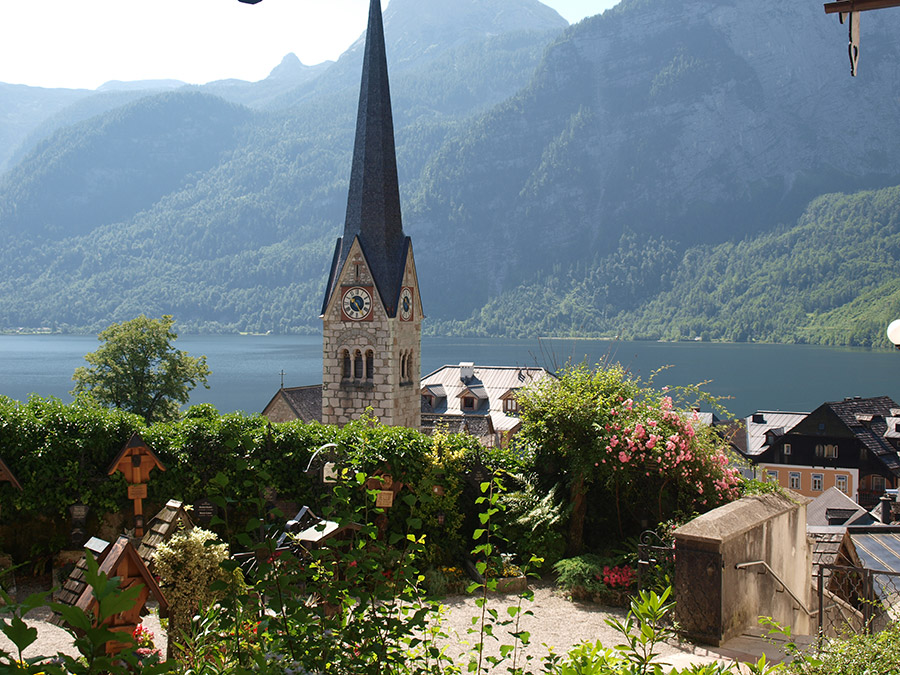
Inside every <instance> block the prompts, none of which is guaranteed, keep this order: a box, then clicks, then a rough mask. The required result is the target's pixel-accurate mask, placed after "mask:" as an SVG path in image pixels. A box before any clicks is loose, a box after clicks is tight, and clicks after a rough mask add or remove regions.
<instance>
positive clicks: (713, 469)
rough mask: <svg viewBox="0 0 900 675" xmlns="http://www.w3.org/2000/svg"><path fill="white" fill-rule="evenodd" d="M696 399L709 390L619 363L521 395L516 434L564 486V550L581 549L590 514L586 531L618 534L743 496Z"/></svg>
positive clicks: (567, 375) (573, 372)
mask: <svg viewBox="0 0 900 675" xmlns="http://www.w3.org/2000/svg"><path fill="white" fill-rule="evenodd" d="M676 399H677V400H676ZM698 399H709V397H707V396H706V395H704V394H703V393H702V392H700V391H699V389H696V388H681V389H678V390H675V391H673V392H669V391H668V390H666V389H663V390H657V389H655V388H653V387H651V386H649V385H648V384H645V383H643V382H641V381H640V380H638V379H636V378H634V377H632V376H631V375H629V374H628V373H627V372H626V371H625V369H624V368H622V367H621V366H619V365H612V366H607V367H604V368H599V367H598V368H596V369H590V368H587V367H585V366H579V367H575V368H569V369H568V370H566V371H564V372H563V373H562V374H561V375H560V377H559V379H550V378H548V379H547V380H544V381H542V382H541V383H539V384H537V385H535V386H532V387H527V388H525V389H523V390H522V391H521V392H520V393H519V396H518V402H519V410H520V418H521V419H522V430H521V432H520V434H519V436H518V440H519V442H520V443H521V444H522V445H524V446H525V449H526V450H528V451H530V452H531V453H533V459H534V465H535V467H537V468H538V470H541V471H543V472H544V474H545V475H548V474H551V475H553V476H555V479H556V480H557V481H558V483H557V484H558V485H560V486H565V488H567V489H568V493H569V506H570V509H571V515H570V518H569V524H568V538H567V555H569V556H575V555H578V554H579V553H581V552H582V551H583V550H584V530H585V521H586V519H587V517H588V514H589V513H590V514H591V518H592V519H593V521H595V522H594V525H593V527H592V531H594V532H608V531H609V530H610V527H612V528H613V531H614V532H617V534H618V537H619V538H620V539H621V538H622V537H625V536H628V535H631V534H637V533H638V532H640V531H641V530H643V529H648V528H652V527H654V526H655V525H656V524H657V523H660V522H663V521H666V520H670V519H672V518H675V517H678V516H679V515H680V514H690V513H695V512H697V513H702V512H704V511H708V510H710V509H712V508H715V507H716V506H719V505H721V504H724V503H726V502H729V501H732V500H734V499H736V498H737V497H739V496H740V481H741V478H740V474H739V472H738V470H737V468H736V467H734V466H732V464H731V458H730V456H729V451H728V444H727V442H726V441H725V440H724V439H723V438H722V437H721V436H720V435H719V434H718V433H717V432H716V431H715V430H714V429H712V428H711V427H709V426H707V425H705V424H703V423H702V422H701V421H700V418H699V416H698V415H697V414H696V413H695V412H694V411H693V409H692V407H691V406H692V404H693V403H694V402H695V401H696V400H698Z"/></svg>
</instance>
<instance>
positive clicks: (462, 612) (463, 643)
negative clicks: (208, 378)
mask: <svg viewBox="0 0 900 675" xmlns="http://www.w3.org/2000/svg"><path fill="white" fill-rule="evenodd" d="M42 590H49V577H47V578H46V579H44V580H39V581H38V582H37V583H31V582H29V583H26V584H23V583H20V584H19V587H18V593H17V596H18V598H19V599H20V600H21V599H23V598H24V597H25V596H26V595H27V594H28V593H31V592H36V591H42ZM533 590H534V601H533V602H523V604H522V609H523V612H524V611H530V612H531V613H532V614H531V615H523V616H522V617H521V621H520V624H519V626H518V627H517V630H520V631H528V632H530V633H531V646H530V647H529V648H528V650H527V652H526V653H527V654H531V655H532V657H533V658H534V659H535V660H540V659H542V658H543V657H544V656H545V655H547V654H548V653H549V652H550V651H551V650H552V651H553V652H555V653H556V654H560V655H564V654H565V653H566V652H567V651H568V650H569V649H570V648H571V647H573V646H574V645H577V644H578V643H580V642H584V641H588V642H595V641H597V640H600V641H601V642H602V643H603V644H604V646H607V647H611V646H614V645H616V644H618V643H619V641H620V640H619V634H618V633H617V632H615V631H614V630H613V629H612V628H610V627H609V626H608V625H607V624H606V619H607V618H610V617H615V618H622V617H624V616H625V610H622V609H615V608H608V607H601V606H598V605H593V604H590V603H577V602H572V601H571V600H569V599H567V598H566V597H565V596H564V595H563V593H562V592H560V591H559V590H557V589H555V588H554V587H553V586H552V585H551V584H549V583H546V582H545V583H538V584H537V586H536V587H534V589H533ZM476 600H477V599H476V598H475V597H472V596H451V597H448V598H446V599H445V601H444V603H443V604H444V606H445V608H446V612H445V613H444V615H443V620H442V624H441V626H442V630H443V632H444V633H445V634H446V635H447V637H446V638H443V639H442V640H441V641H439V644H440V645H441V646H443V647H445V648H446V652H447V654H448V655H450V656H451V657H452V658H453V659H454V660H456V661H459V660H460V659H463V658H466V657H465V654H466V653H467V652H468V650H469V648H470V647H471V645H472V644H474V643H476V642H477V641H478V639H479V636H478V634H477V633H471V632H470V629H472V628H473V623H472V618H473V617H479V616H480V615H481V610H480V609H479V608H478V607H477V605H476ZM518 603H519V598H518V596H515V595H509V596H502V595H501V596H494V597H492V598H491V600H490V601H489V606H490V607H493V608H495V609H497V611H498V614H499V616H500V618H501V619H503V618H506V617H508V616H509V614H508V613H507V611H506V610H507V608H508V607H510V606H512V605H514V604H518ZM50 619H51V612H50V610H49V608H47V607H40V608H38V609H35V610H32V611H31V612H30V613H29V614H28V615H27V616H26V620H27V622H28V623H29V625H31V626H33V627H35V628H37V630H38V640H37V642H36V643H35V644H34V645H32V646H31V647H30V648H29V649H28V650H27V651H26V652H25V653H24V655H23V656H24V657H25V658H29V657H34V656H48V655H55V654H56V653H65V654H72V655H75V654H76V653H77V652H76V650H75V648H74V646H73V644H72V636H71V635H70V634H69V633H68V632H66V631H65V630H64V629H62V628H59V627H57V626H55V625H53V624H52V623H50ZM143 623H144V626H145V627H146V628H148V629H149V630H150V631H151V632H153V634H154V635H155V636H156V645H157V647H162V648H164V645H165V632H164V631H163V630H162V628H161V627H160V622H159V616H158V614H157V613H156V611H155V610H154V611H151V613H150V614H149V615H148V616H146V617H144V622H143ZM511 629H512V627H498V629H497V630H496V632H497V634H498V636H499V637H500V638H501V639H500V640H497V641H491V640H486V644H487V645H488V647H487V649H486V653H493V654H496V653H498V650H499V645H500V644H504V643H508V644H511V643H512V640H511V639H510V638H509V636H508V635H507V634H506V631H508V630H511ZM0 648H3V649H6V650H13V649H14V647H13V645H12V643H11V642H9V640H7V638H6V637H5V636H4V635H2V634H0ZM658 651H659V652H660V653H661V654H662V658H661V660H662V661H664V662H668V663H671V664H672V665H676V664H677V665H679V666H682V665H684V664H686V663H688V662H709V661H711V660H713V659H714V658H715V657H716V656H717V655H710V654H709V653H707V652H706V651H705V650H703V649H698V648H695V647H693V646H692V645H688V644H677V643H670V644H664V645H661V646H660V649H659V650H658ZM520 658H521V657H520ZM535 670H538V668H537V667H535Z"/></svg>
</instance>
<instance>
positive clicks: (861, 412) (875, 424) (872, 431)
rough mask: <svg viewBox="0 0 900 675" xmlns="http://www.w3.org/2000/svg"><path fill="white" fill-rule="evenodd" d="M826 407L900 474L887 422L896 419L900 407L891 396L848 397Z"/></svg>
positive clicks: (898, 462) (875, 454) (889, 467)
mask: <svg viewBox="0 0 900 675" xmlns="http://www.w3.org/2000/svg"><path fill="white" fill-rule="evenodd" d="M824 407H826V408H828V409H829V410H830V411H831V412H832V413H834V415H835V416H837V417H838V419H840V421H841V422H843V423H844V424H845V425H846V427H847V428H848V429H849V430H850V432H851V433H852V434H853V435H854V436H856V438H857V439H858V440H859V442H860V443H862V444H863V446H865V448H866V449H867V450H868V451H869V452H870V453H872V454H873V455H874V456H875V457H877V458H878V459H879V460H880V461H881V463H882V464H884V466H885V467H886V468H887V469H889V470H890V471H892V472H893V473H894V474H895V475H900V457H898V455H897V448H896V447H894V445H893V444H892V443H891V442H890V440H888V439H889V438H890V437H889V436H887V434H888V431H889V427H888V422H887V420H888V419H889V418H891V417H894V415H893V413H894V412H895V411H896V410H897V404H896V403H895V402H894V401H893V400H892V399H891V398H890V397H889V396H875V397H871V398H859V397H854V398H845V399H844V400H843V401H831V402H828V403H825V404H824Z"/></svg>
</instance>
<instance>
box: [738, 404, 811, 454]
mask: <svg viewBox="0 0 900 675" xmlns="http://www.w3.org/2000/svg"><path fill="white" fill-rule="evenodd" d="M807 415H809V413H805V412H788V411H784V410H758V411H757V412H755V413H753V414H752V415H750V416H749V417H747V418H746V419H745V420H744V422H745V424H746V426H747V444H746V450H745V451H744V453H745V454H746V455H747V456H748V457H755V456H758V455H760V454H762V453H763V452H764V451H765V449H766V448H767V447H768V446H767V444H766V432H768V431H773V430H774V431H775V433H776V434H778V435H784V434H785V433H787V432H788V431H790V430H791V429H792V428H793V427H794V426H795V425H796V424H797V423H799V422H800V421H802V420H803V419H804V418H805V417H806V416H807ZM779 430H780V431H779Z"/></svg>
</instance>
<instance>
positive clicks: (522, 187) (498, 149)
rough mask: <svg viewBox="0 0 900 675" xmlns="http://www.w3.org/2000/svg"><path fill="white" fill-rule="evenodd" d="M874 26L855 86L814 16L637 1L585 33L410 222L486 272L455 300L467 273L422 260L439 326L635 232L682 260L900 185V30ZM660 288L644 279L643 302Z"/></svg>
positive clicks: (506, 110) (584, 25)
mask: <svg viewBox="0 0 900 675" xmlns="http://www.w3.org/2000/svg"><path fill="white" fill-rule="evenodd" d="M871 14H873V15H875V16H872V17H871V19H870V17H868V16H867V19H869V20H868V21H867V25H866V38H865V47H864V53H863V59H864V60H863V61H862V62H861V63H862V64H863V65H864V66H865V70H864V71H863V70H861V76H860V77H859V78H851V77H849V74H848V65H849V64H848V63H847V59H846V58H842V57H845V53H844V50H843V49H842V46H843V45H844V44H845V39H844V37H845V36H844V35H843V33H842V30H841V29H840V25H839V24H836V21H833V20H832V19H833V17H827V16H826V15H825V14H824V13H823V12H822V11H821V7H818V6H815V5H811V4H804V3H778V2H774V1H767V2H763V3H760V4H748V3H745V2H740V1H739V0H722V1H716V2H713V1H711V0H689V1H687V2H682V1H680V0H679V1H676V0H625V2H623V3H621V4H620V5H618V6H617V7H616V8H614V9H613V10H610V11H607V12H605V13H604V14H603V15H602V16H596V17H593V18H590V19H588V20H586V21H583V22H581V23H580V24H578V25H576V26H573V27H572V28H571V29H569V30H568V31H566V32H565V33H564V34H563V35H562V36H561V37H560V38H559V39H558V40H557V42H556V43H555V44H554V45H552V46H551V47H550V48H549V49H548V52H547V55H546V58H545V59H544V61H543V63H542V65H541V67H540V69H539V71H538V72H537V73H536V75H535V77H534V79H533V80H532V82H531V84H530V85H529V86H528V87H527V88H526V89H524V90H523V91H522V92H520V93H519V94H518V95H517V96H516V97H514V98H513V99H511V100H510V101H507V102H505V103H504V104H501V105H500V106H498V107H497V108H495V109H494V110H492V111H491V112H490V113H489V114H487V115H485V116H483V117H482V118H480V119H479V120H477V121H475V122H474V123H473V124H472V125H471V126H469V127H468V128H466V129H464V130H461V132H460V133H459V134H458V135H456V136H455V137H452V138H450V139H448V140H447V142H446V143H445V145H444V147H443V148H442V149H441V150H440V151H439V153H438V155H437V156H436V157H435V158H434V159H433V160H432V161H431V162H430V164H429V166H428V167H426V169H425V171H424V172H423V176H422V183H421V185H420V186H419V188H418V190H417V192H418V194H420V195H421V196H422V199H421V201H416V202H414V203H413V204H412V209H409V208H407V219H408V220H409V221H412V222H416V224H417V226H418V227H419V228H420V229H419V232H420V233H421V234H420V236H419V239H420V240H421V239H422V238H426V239H427V238H437V237H439V236H443V237H444V238H445V239H449V241H448V242H447V246H448V248H450V249H451V250H455V251H458V252H462V251H465V256H464V260H465V265H466V268H467V269H471V270H478V273H477V274H474V275H466V276H465V277H464V278H462V279H459V281H458V283H457V284H456V286H455V288H454V290H455V293H454V296H453V298H452V300H451V301H447V300H445V299H444V296H443V295H441V290H440V289H441V286H442V284H443V283H444V280H446V279H448V278H451V277H452V276H454V275H455V269H456V266H457V265H458V264H459V257H458V256H452V255H450V256H448V255H443V254H438V255H434V256H430V257H429V256H428V253H429V249H426V250H425V251H422V250H421V249H422V246H421V244H420V245H419V247H418V248H417V262H418V263H419V265H420V268H424V269H425V270H429V272H430V273H429V274H425V273H422V274H421V277H422V279H421V283H422V293H423V297H425V298H427V297H429V296H432V297H441V298H442V300H443V302H442V303H441V305H440V306H439V307H438V308H437V311H435V310H432V314H433V316H434V317H435V318H441V319H443V318H448V319H449V318H459V317H462V316H465V315H466V314H468V312H467V311H466V308H480V307H481V306H483V305H484V303H485V302H487V301H488V300H489V299H490V298H491V297H493V296H496V295H497V294H498V293H502V292H504V291H509V290H511V289H515V288H517V287H518V286H519V285H520V284H523V283H527V282H528V281H529V280H530V279H532V278H533V277H534V276H535V273H536V272H538V271H551V270H552V269H553V267H554V266H561V267H562V269H564V270H568V269H570V268H572V267H573V266H578V265H582V266H584V265H591V264H592V263H593V262H594V261H597V260H607V259H608V257H609V256H613V258H615V257H616V256H617V246H618V242H619V241H620V240H621V238H622V237H623V236H624V235H625V234H626V233H627V232H633V233H635V234H636V235H637V236H638V237H640V238H642V239H644V238H645V239H658V240H664V241H666V242H668V245H669V246H671V247H673V248H674V250H676V251H678V252H683V251H684V250H685V248H687V247H689V246H691V245H694V244H699V243H702V242H705V243H715V242H724V241H732V240H740V239H743V238H745V237H747V236H751V235H754V234H756V233H760V232H764V231H767V230H770V229H772V228H773V227H775V226H777V225H779V224H780V223H790V222H792V221H794V220H796V218H797V217H798V216H799V215H800V214H801V212H802V210H803V208H804V207H805V206H806V204H807V203H808V202H809V201H810V200H811V199H812V198H814V197H816V196H818V195H821V194H824V193H827V192H833V191H838V190H848V189H854V188H862V187H882V186H887V185H891V184H897V183H900V155H897V154H896V153H897V150H900V147H898V144H900V133H898V132H900V117H898V116H897V114H896V112H897V110H896V108H897V106H896V103H895V102H894V101H895V96H894V94H895V93H897V92H898V87H900V72H898V71H897V70H896V68H895V67H894V65H895V64H896V63H897V60H898V56H900V41H898V40H897V39H896V37H895V36H896V29H897V27H898V24H900V14H898V13H892V12H882V13H880V14H879V13H877V12H873V13H871ZM863 65H861V66H860V67H861V69H862V68H863ZM851 111H852V112H851ZM848 115H849V116H851V117H852V120H853V121H852V123H847V124H845V123H840V122H836V120H842V119H848ZM486 223H489V224H490V226H489V227H486V225H485V224H486ZM447 232H449V233H452V234H450V235H447V234H443V235H440V234H439V233H447ZM474 241H477V242H478V245H477V246H466V243H467V242H474ZM622 254H623V255H624V254H625V252H622ZM660 282H661V278H660V277H659V276H658V275H648V276H646V277H645V279H644V281H643V282H642V283H644V284H646V285H645V286H644V287H643V288H642V289H640V290H639V291H637V292H638V296H639V297H640V299H643V297H649V296H652V295H653V294H655V293H656V292H658V291H659V290H660V289H661V288H662V286H661V285H660ZM470 311H471V309H470ZM572 328H574V329H576V330H577V327H573V326H569V327H567V329H572Z"/></svg>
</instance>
